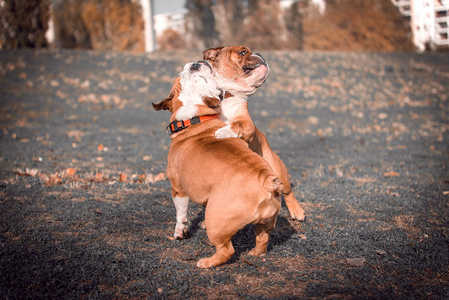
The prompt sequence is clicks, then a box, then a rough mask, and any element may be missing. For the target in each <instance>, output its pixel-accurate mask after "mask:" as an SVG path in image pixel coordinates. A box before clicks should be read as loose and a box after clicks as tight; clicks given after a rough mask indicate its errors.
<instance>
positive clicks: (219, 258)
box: [196, 237, 235, 268]
mask: <svg viewBox="0 0 449 300" xmlns="http://www.w3.org/2000/svg"><path fill="white" fill-rule="evenodd" d="M209 240H210V242H211V243H212V244H214V245H215V250H216V252H215V254H214V255H212V256H211V257H205V258H202V259H200V260H199V261H198V262H197V264H196V265H197V266H198V267H200V268H210V267H216V266H219V265H221V264H223V263H225V262H226V261H228V259H229V258H231V256H232V255H233V254H234V252H235V251H234V246H232V242H231V237H229V238H226V239H225V240H220V241H217V240H216V239H214V238H212V239H211V238H210V237H209Z"/></svg>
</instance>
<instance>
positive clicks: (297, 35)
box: [284, 2, 304, 49]
mask: <svg viewBox="0 0 449 300" xmlns="http://www.w3.org/2000/svg"><path fill="white" fill-rule="evenodd" d="M284 20H285V26H286V29H287V32H288V34H289V35H290V37H291V38H289V43H288V44H287V45H286V47H287V48H291V49H302V48H303V43H304V30H303V25H302V9H301V7H300V3H299V2H295V3H293V4H292V6H291V7H290V9H289V10H287V11H286V12H285V16H284Z"/></svg>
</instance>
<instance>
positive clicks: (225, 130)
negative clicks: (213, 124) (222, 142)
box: [215, 125, 238, 139]
mask: <svg viewBox="0 0 449 300" xmlns="http://www.w3.org/2000/svg"><path fill="white" fill-rule="evenodd" d="M236 137H238V134H237V133H235V132H234V131H233V130H232V129H231V125H226V126H225V127H222V128H220V129H217V131H215V138H217V139H225V138H236Z"/></svg>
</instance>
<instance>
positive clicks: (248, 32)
mask: <svg viewBox="0 0 449 300" xmlns="http://www.w3.org/2000/svg"><path fill="white" fill-rule="evenodd" d="M280 18H281V11H280V5H279V0H249V5H248V13H247V17H246V20H245V26H244V27H243V30H244V31H245V36H244V43H245V44H246V45H248V46H249V47H251V48H259V49H282V48H284V46H285V44H286V43H287V42H288V37H287V36H286V35H285V32H284V30H283V28H282V24H281V22H280ZM246 24H247V25H246Z"/></svg>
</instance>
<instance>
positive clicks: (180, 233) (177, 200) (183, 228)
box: [173, 196, 189, 239]
mask: <svg viewBox="0 0 449 300" xmlns="http://www.w3.org/2000/svg"><path fill="white" fill-rule="evenodd" d="M173 203H174V204H175V208H176V227H175V234H174V237H175V238H176V239H178V238H183V237H185V236H186V234H187V232H188V229H189V220H188V219H187V211H188V209H189V197H187V196H186V197H174V198H173Z"/></svg>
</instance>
